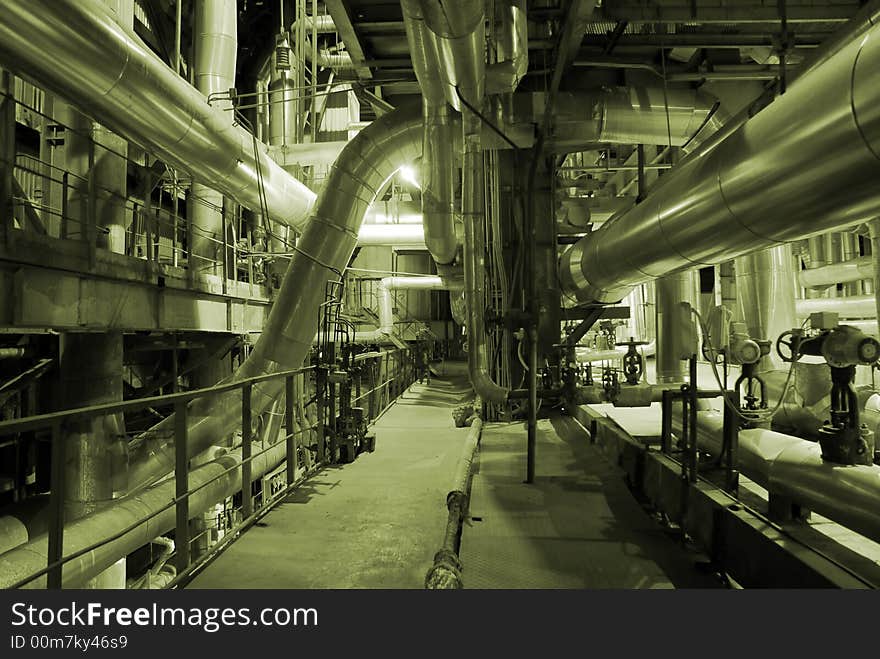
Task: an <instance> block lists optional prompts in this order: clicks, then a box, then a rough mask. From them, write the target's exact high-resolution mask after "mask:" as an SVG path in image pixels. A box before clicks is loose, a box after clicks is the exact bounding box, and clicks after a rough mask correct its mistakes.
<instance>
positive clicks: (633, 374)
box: [616, 337, 648, 385]
mask: <svg viewBox="0 0 880 659" xmlns="http://www.w3.org/2000/svg"><path fill="white" fill-rule="evenodd" d="M647 343H648V342H647V341H636V340H635V339H634V338H633V337H629V341H625V342H623V343H618V344H616V345H618V346H629V349H628V350H627V351H626V353H625V354H624V355H623V377H624V379H625V380H626V383H627V384H630V385H636V384H638V383H639V382H641V380H642V373H644V362H643V361H642V355H641V354H640V353H639V351H638V350H637V349H636V347H637V346H643V345H647Z"/></svg>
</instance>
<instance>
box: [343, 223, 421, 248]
mask: <svg viewBox="0 0 880 659" xmlns="http://www.w3.org/2000/svg"><path fill="white" fill-rule="evenodd" d="M357 244H358V246H359V247H374V246H377V245H382V246H393V247H409V248H414V249H426V245H425V227H424V226H423V225H422V224H421V223H419V224H362V225H361V228H360V229H359V230H358V240H357Z"/></svg>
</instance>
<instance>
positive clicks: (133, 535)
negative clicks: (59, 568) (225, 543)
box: [0, 442, 286, 588]
mask: <svg viewBox="0 0 880 659" xmlns="http://www.w3.org/2000/svg"><path fill="white" fill-rule="evenodd" d="M265 448H268V449H269V450H267V451H266V452H265V453H262V452H261V451H262V450H263V449H262V447H261V445H260V444H255V445H254V447H253V451H254V453H255V454H257V453H259V455H256V457H255V458H254V459H253V461H252V462H251V477H252V478H254V479H257V478H260V477H261V476H262V475H263V474H265V473H267V472H269V471H270V470H272V469H273V468H275V466H276V465H278V464H279V463H281V461H283V460H284V458H285V456H286V446H285V443H284V442H278V443H276V444H274V445H273V446H272V447H271V448H269V447H265ZM228 469H230V470H231V471H228V472H227V471H226V470H228ZM224 472H225V473H224ZM175 486H176V481H175V479H173V478H171V479H168V480H165V481H162V482H161V483H160V484H158V485H156V486H154V487H151V488H149V489H147V490H145V491H143V492H141V493H139V494H137V495H136V496H129V497H125V498H124V499H121V500H119V501H118V502H116V503H115V504H114V505H113V506H111V507H108V508H106V509H103V510H100V511H98V512H96V513H95V514H93V515H88V516H86V517H83V518H81V519H79V520H76V521H74V522H72V523H69V524H67V525H66V526H65V528H64V553H65V555H69V554H72V553H75V552H77V551H79V550H81V549H83V548H85V547H88V546H89V545H91V544H93V543H94V542H96V541H98V540H100V539H101V538H106V537H108V536H110V535H113V534H114V533H116V532H117V531H119V530H121V529H124V528H127V527H129V526H131V525H132V524H134V523H136V522H138V520H141V519H143V518H144V516H145V515H147V514H149V513H152V512H155V511H158V510H161V509H162V508H165V510H164V511H163V512H161V513H159V514H158V515H156V516H155V517H153V518H152V519H150V520H149V521H147V522H143V523H141V524H140V525H138V526H136V527H135V528H134V529H132V530H131V531H129V532H128V533H126V534H125V535H123V536H122V537H121V538H119V539H117V540H114V541H112V542H109V543H107V544H104V545H101V546H100V547H97V548H96V549H93V550H92V551H89V552H87V553H85V554H83V555H82V556H80V557H79V558H76V559H73V560H71V561H69V562H67V563H66V564H65V566H64V572H63V575H64V576H63V580H62V585H63V587H64V588H76V587H81V586H82V583H83V582H84V581H87V580H89V579H91V578H92V577H94V576H95V575H97V574H99V573H100V572H102V571H103V570H105V569H106V568H108V567H109V566H111V565H113V563H115V562H116V561H117V560H118V559H119V557H120V556H125V555H127V554H129V553H131V552H132V551H134V550H135V549H137V548H138V547H141V546H143V545H145V544H147V543H148V542H150V541H151V540H152V539H153V538H156V537H158V536H160V535H162V534H163V533H166V532H168V531H170V530H171V529H173V528H174V526H175V523H176V517H175V516H176V512H175V509H174V506H171V507H170V508H169V507H168V502H169V501H173V500H174V497H175ZM203 486H204V487H203ZM189 487H190V489H191V490H193V491H194V494H193V495H192V496H191V497H190V499H189V511H190V514H192V515H198V514H199V513H202V512H204V511H205V510H207V509H208V508H209V507H211V506H213V505H214V504H215V503H216V502H217V501H222V500H223V499H225V498H227V497H230V496H232V495H233V494H235V493H236V492H238V491H239V490H240V489H241V487H242V483H241V452H240V450H235V451H230V452H229V453H226V454H225V455H223V456H222V457H219V458H217V459H216V460H214V461H212V462H209V463H207V464H205V465H204V466H201V467H199V468H197V469H194V470H192V471H191V472H190V473H189ZM46 552H47V536H46V534H42V535H39V536H37V537H35V538H32V539H31V540H30V541H29V542H27V543H26V544H24V545H20V546H18V547H16V548H15V549H12V550H11V551H8V552H6V553H5V554H2V555H0V588H9V587H10V586H12V585H13V584H15V583H16V582H17V581H19V580H21V579H24V578H25V577H27V576H29V575H31V574H33V573H35V572H38V571H39V570H41V569H43V568H44V567H46ZM45 587H46V578H45V577H39V578H37V579H35V580H34V581H32V582H30V583H29V584H27V585H26V586H25V588H45Z"/></svg>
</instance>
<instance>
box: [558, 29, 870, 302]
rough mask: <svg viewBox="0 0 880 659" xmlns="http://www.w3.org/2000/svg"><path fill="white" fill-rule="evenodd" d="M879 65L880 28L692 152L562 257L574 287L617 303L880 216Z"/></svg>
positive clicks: (566, 279) (574, 292)
mask: <svg viewBox="0 0 880 659" xmlns="http://www.w3.org/2000/svg"><path fill="white" fill-rule="evenodd" d="M878 66H880V28H878V27H877V26H875V27H873V28H871V29H870V30H868V31H867V32H866V33H865V35H864V37H863V38H860V39H858V40H857V41H853V42H851V43H849V45H847V46H846V47H844V48H842V49H841V50H840V51H839V52H837V53H836V54H834V55H832V56H831V57H829V58H828V59H827V60H826V61H824V62H823V63H822V64H821V65H819V66H817V67H816V68H815V69H813V70H812V71H811V72H810V73H809V74H807V75H804V76H802V77H801V78H799V79H798V81H797V82H796V83H795V84H794V85H792V86H791V88H790V89H789V90H788V91H787V92H786V93H785V94H784V95H783V96H781V97H779V98H778V99H777V100H776V101H774V102H773V103H772V104H771V105H770V106H768V107H766V108H765V109H764V110H763V111H761V112H760V113H759V114H757V115H756V116H754V117H753V118H752V119H750V120H749V121H747V122H746V123H744V124H743V125H742V126H740V127H739V128H738V129H737V130H736V131H734V132H732V133H730V134H729V135H728V137H727V138H726V139H724V140H723V141H721V142H720V143H717V144H713V147H712V148H701V149H699V150H697V151H695V152H693V153H692V154H690V155H689V156H688V157H687V158H686V159H685V160H684V161H682V162H681V163H680V164H679V165H677V166H676V167H675V168H674V169H673V170H671V171H670V172H669V173H668V174H667V175H665V176H664V177H662V178H661V179H660V181H659V182H658V183H657V185H656V187H655V188H654V191H653V192H652V193H651V194H650V195H649V196H648V198H647V199H645V201H643V202H642V203H640V204H638V205H637V206H635V207H634V208H632V209H631V210H629V211H628V212H626V213H624V214H622V215H619V216H617V217H616V218H613V219H611V220H609V221H607V222H606V223H605V224H603V225H602V227H601V228H600V229H598V230H597V231H596V232H594V233H592V234H590V235H589V236H586V237H585V238H583V239H581V240H580V241H579V242H578V243H576V244H575V245H574V246H573V247H572V248H571V249H569V250H568V251H567V252H566V253H565V254H564V255H563V256H562V258H561V262H560V268H559V272H560V278H561V282H562V285H563V289H564V291H565V292H566V293H567V294H568V295H569V296H572V297H575V298H576V299H577V300H579V301H580V302H598V303H609V302H617V301H619V300H620V299H621V298H622V297H623V296H624V295H626V293H627V292H628V291H629V290H630V289H631V288H632V287H633V286H635V285H636V284H639V283H642V282H645V281H649V280H651V279H655V278H657V277H660V276H662V275H665V274H668V273H670V272H676V271H680V270H684V269H688V268H694V267H702V266H704V265H712V264H717V263H721V262H723V261H726V260H728V259H731V258H734V257H737V256H740V255H742V254H746V253H749V252H752V251H754V250H756V249H761V248H764V247H769V246H772V245H773V244H775V243H779V242H791V241H794V240H798V239H801V238H804V237H807V236H811V235H815V234H818V233H822V232H826V231H830V230H832V229H839V228H842V227H845V226H849V225H852V224H856V223H859V222H864V221H867V220H869V219H872V218H874V217H876V216H877V215H878V213H880V189H878V187H877V180H878V176H880V109H878V108H880V103H878V101H880V85H877V84H876V79H875V78H876V76H875V73H876V71H877V67H878ZM817 95H821V97H822V98H823V99H824V102H822V103H816V102H815V99H816V98H817ZM819 164H820V165H819ZM841 181H843V182H845V184H841ZM768 198H769V199H773V205H774V209H775V210H774V211H773V212H768V211H767V205H766V200H767V199H768Z"/></svg>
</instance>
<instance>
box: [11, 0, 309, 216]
mask: <svg viewBox="0 0 880 659" xmlns="http://www.w3.org/2000/svg"><path fill="white" fill-rule="evenodd" d="M0 59H2V60H3V64H4V66H7V67H9V68H12V69H14V70H16V71H17V72H18V73H20V74H21V75H24V76H29V77H31V78H33V79H34V80H36V81H37V82H38V83H39V85H40V86H42V87H45V88H47V89H49V90H51V91H53V92H55V93H57V94H58V95H60V96H62V97H64V98H66V99H68V100H70V101H71V102H72V103H74V104H75V105H76V106H77V107H78V108H80V109H82V110H83V112H85V113H87V114H89V115H90V116H92V117H93V118H94V119H96V120H98V121H100V122H101V123H102V125H106V126H107V127H108V128H110V129H111V130H113V131H114V132H116V133H118V134H119V135H121V136H123V137H125V138H127V139H129V140H132V141H134V142H137V143H138V144H139V145H140V146H142V147H144V148H145V149H147V150H150V151H152V152H154V153H155V154H156V155H157V156H158V157H160V158H161V159H162V160H164V161H166V162H168V163H169V164H171V165H173V166H174V167H177V168H179V169H181V170H183V171H187V172H189V173H190V174H191V175H192V176H193V178H194V179H195V180H196V181H199V182H202V183H205V184H208V185H210V186H211V187H212V188H213V189H215V190H217V191H218V192H222V193H223V194H225V195H227V196H229V197H232V198H233V199H234V200H235V201H237V202H239V203H240V204H242V205H244V206H247V207H248V208H251V209H254V210H259V208H260V186H259V181H260V180H262V186H263V189H264V191H265V198H266V202H267V205H268V208H269V213H270V215H271V217H272V219H273V220H275V221H278V222H281V223H282V224H286V225H291V226H294V227H296V228H297V229H300V230H302V228H303V227H304V224H305V221H306V219H307V217H308V213H309V210H310V209H311V207H312V205H313V204H314V201H315V195H314V193H313V192H312V191H311V190H309V189H308V188H307V187H306V186H305V185H303V184H302V183H300V182H299V181H298V180H296V179H295V178H294V177H292V176H291V175H289V174H288V173H287V172H285V171H284V170H283V169H282V168H281V167H280V166H279V165H278V164H277V163H275V162H274V161H273V160H272V159H271V158H270V157H269V156H268V155H267V147H265V146H264V145H262V144H257V145H256V150H255V144H254V138H253V136H252V135H251V134H250V133H249V132H248V131H246V130H245V129H244V128H242V127H241V126H238V125H230V122H229V112H226V111H224V110H221V109H219V108H215V107H211V106H210V105H208V103H206V102H205V97H204V96H203V95H202V94H201V93H200V92H199V91H198V90H196V89H195V88H193V87H192V86H190V85H189V84H188V83H187V82H186V80H184V79H183V78H181V77H179V76H178V75H176V74H175V72H174V71H173V70H172V69H171V68H169V67H168V66H166V65H165V63H164V62H162V60H160V59H159V58H158V57H156V56H155V55H154V54H153V53H152V52H151V51H150V49H149V48H147V46H146V45H144V43H143V42H142V41H141V40H140V38H139V37H138V36H137V35H136V34H135V33H134V30H133V29H131V28H129V27H123V26H120V25H119V23H117V22H116V20H115V18H114V14H113V12H112V11H110V10H109V9H108V8H107V7H106V6H105V5H104V3H103V2H101V1H100V0H8V1H7V2H4V3H3V11H2V12H0ZM258 172H259V174H258Z"/></svg>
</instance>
